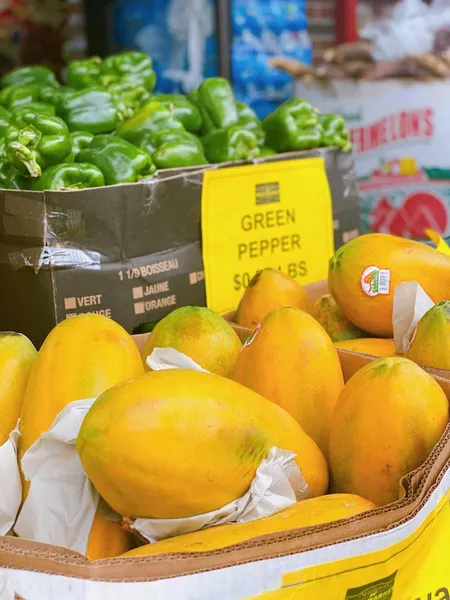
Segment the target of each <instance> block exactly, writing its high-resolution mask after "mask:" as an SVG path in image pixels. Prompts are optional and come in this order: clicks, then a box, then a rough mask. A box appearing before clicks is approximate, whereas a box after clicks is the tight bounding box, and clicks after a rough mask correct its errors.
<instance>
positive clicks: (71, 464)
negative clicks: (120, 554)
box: [14, 399, 99, 554]
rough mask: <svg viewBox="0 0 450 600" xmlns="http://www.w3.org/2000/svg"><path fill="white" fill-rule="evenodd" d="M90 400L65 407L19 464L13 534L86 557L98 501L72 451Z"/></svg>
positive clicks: (75, 453) (91, 400)
mask: <svg viewBox="0 0 450 600" xmlns="http://www.w3.org/2000/svg"><path fill="white" fill-rule="evenodd" d="M93 402H94V399H88V400H79V401H77V402H71V403H70V404H68V405H67V406H66V408H65V409H64V410H62V411H61V413H60V414H59V415H58V417H57V418H56V419H55V421H54V422H53V424H52V426H51V428H50V429H49V430H48V431H47V433H44V434H43V435H41V437H40V438H39V439H38V440H37V442H35V443H34V444H33V445H32V446H31V448H29V449H28V450H27V452H26V453H25V454H24V456H23V458H22V470H23V473H24V475H25V478H26V479H27V480H29V481H30V490H29V492H28V496H27V499H26V501H25V503H24V505H23V508H22V510H21V511H20V514H19V517H18V519H17V522H16V525H15V527H14V531H15V533H16V534H17V535H18V536H20V537H23V538H26V539H29V540H34V541H39V542H44V543H47V544H54V545H56V546H64V547H66V548H70V549H71V550H75V551H78V552H81V553H83V554H85V553H86V549H87V545H88V541H89V533H90V531H91V527H92V522H93V520H94V516H95V512H96V510H97V505H98V501H99V496H98V493H97V492H96V491H95V489H94V487H93V486H92V484H91V483H90V481H89V479H88V478H87V476H86V474H85V472H84V470H83V467H82V465H81V461H80V459H79V457H78V453H77V450H76V446H75V444H76V439H77V436H78V432H79V430H80V427H81V423H82V422H83V419H84V417H85V415H86V413H87V412H88V410H89V408H90V407H91V405H92V403H93Z"/></svg>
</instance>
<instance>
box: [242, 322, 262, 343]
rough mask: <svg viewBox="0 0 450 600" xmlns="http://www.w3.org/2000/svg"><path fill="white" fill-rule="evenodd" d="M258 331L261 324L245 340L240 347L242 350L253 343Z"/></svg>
mask: <svg viewBox="0 0 450 600" xmlns="http://www.w3.org/2000/svg"><path fill="white" fill-rule="evenodd" d="M260 329H261V323H260V324H259V325H258V326H257V327H256V329H255V330H254V331H253V333H252V334H251V335H249V336H248V338H247V339H246V340H245V343H244V345H243V346H242V349H244V348H247V346H250V344H251V343H252V342H254V341H255V338H256V336H257V335H258V333H259V330H260Z"/></svg>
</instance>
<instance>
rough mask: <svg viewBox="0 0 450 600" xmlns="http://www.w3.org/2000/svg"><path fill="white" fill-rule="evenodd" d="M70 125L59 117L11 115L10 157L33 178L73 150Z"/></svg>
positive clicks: (30, 114)
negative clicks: (68, 126)
mask: <svg viewBox="0 0 450 600" xmlns="http://www.w3.org/2000/svg"><path fill="white" fill-rule="evenodd" d="M71 150H72V143H71V140H70V135H69V130H68V128H67V125H66V124H65V123H64V121H63V120H62V119H60V118H59V117H50V116H48V115H40V114H38V113H33V112H31V111H26V110H23V111H20V112H18V113H17V114H15V115H13V116H12V117H11V121H10V124H9V127H8V130H7V132H6V137H5V151H6V156H7V158H8V160H9V162H10V163H11V165H12V166H13V167H15V168H16V169H17V170H18V171H20V172H21V173H25V174H29V175H30V176H31V177H40V175H41V173H42V169H46V168H47V167H50V166H52V165H55V164H57V163H60V162H62V161H63V160H64V159H65V158H66V157H67V156H68V155H69V154H70V152H71Z"/></svg>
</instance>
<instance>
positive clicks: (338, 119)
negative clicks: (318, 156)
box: [319, 114, 352, 151]
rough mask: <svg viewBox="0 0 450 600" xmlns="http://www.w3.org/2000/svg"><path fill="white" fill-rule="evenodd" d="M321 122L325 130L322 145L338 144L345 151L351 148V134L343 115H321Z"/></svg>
mask: <svg viewBox="0 0 450 600" xmlns="http://www.w3.org/2000/svg"><path fill="white" fill-rule="evenodd" d="M319 123H320V125H321V126H322V130H323V134H322V143H321V145H322V146H337V147H338V148H342V149H343V150H344V151H345V150H350V148H351V147H352V145H351V143H350V141H349V138H350V134H349V132H348V130H347V128H346V125H345V121H344V119H343V117H342V116H341V115H335V114H329V115H320V117H319Z"/></svg>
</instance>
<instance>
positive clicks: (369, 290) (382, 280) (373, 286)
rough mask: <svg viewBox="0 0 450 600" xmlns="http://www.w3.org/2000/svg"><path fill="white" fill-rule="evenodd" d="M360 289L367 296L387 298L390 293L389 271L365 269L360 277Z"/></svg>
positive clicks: (372, 268) (373, 268) (375, 268)
mask: <svg viewBox="0 0 450 600" xmlns="http://www.w3.org/2000/svg"><path fill="white" fill-rule="evenodd" d="M361 287H362V289H363V292H364V293H365V294H367V295H368V296H378V295H379V294H382V295H385V296H387V295H388V294H389V293H390V291H391V271H390V269H379V268H378V267H374V266H371V267H367V269H366V270H365V271H364V273H363V274H362V275H361Z"/></svg>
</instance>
